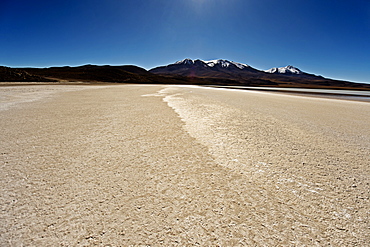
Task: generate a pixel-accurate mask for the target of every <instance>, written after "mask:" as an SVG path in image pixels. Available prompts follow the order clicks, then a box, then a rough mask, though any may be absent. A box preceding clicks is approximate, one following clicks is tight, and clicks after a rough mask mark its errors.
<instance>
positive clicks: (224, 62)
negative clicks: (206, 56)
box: [203, 59, 249, 69]
mask: <svg viewBox="0 0 370 247" xmlns="http://www.w3.org/2000/svg"><path fill="white" fill-rule="evenodd" d="M203 62H205V63H206V64H207V65H208V66H209V67H214V66H215V65H216V64H220V65H221V66H222V67H223V68H228V67H229V66H230V65H231V64H233V65H235V66H236V67H238V68H239V69H244V68H248V67H249V65H246V64H243V63H236V62H232V61H228V60H224V59H218V60H210V61H203Z"/></svg>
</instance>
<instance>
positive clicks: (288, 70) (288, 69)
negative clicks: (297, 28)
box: [265, 65, 303, 75]
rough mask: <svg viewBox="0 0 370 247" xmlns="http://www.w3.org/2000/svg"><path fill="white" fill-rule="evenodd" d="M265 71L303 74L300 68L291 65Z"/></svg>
mask: <svg viewBox="0 0 370 247" xmlns="http://www.w3.org/2000/svg"><path fill="white" fill-rule="evenodd" d="M265 72H267V73H270V74H295V75H300V74H303V72H302V71H301V70H300V69H298V68H296V67H293V66H291V65H288V66H285V67H280V68H271V69H269V70H265Z"/></svg>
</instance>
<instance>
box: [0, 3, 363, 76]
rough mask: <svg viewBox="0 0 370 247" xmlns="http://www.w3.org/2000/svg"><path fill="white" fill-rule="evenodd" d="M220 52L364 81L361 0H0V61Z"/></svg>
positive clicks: (136, 59)
mask: <svg viewBox="0 0 370 247" xmlns="http://www.w3.org/2000/svg"><path fill="white" fill-rule="evenodd" d="M184 58H192V59H197V58H200V59H204V60H208V59H218V58H223V59H228V60H232V61H236V62H241V63H246V64H249V65H251V66H253V67H255V68H257V69H269V68H271V67H280V66H286V65H288V64H289V65H293V66H296V67H298V68H300V69H301V70H303V71H306V72H310V73H315V74H321V75H323V76H325V77H330V78H338V79H346V80H352V81H359V82H369V83H370V1H369V0H351V1H348V0H346V1H342V0H294V1H293V0H291V1H290V0H289V1H288V0H279V1H276V0H48V1H43V0H0V65H5V66H10V67H23V66H28V67H49V66H62V65H71V66H75V65H82V64H88V63H91V64H112V65H118V64H135V65H138V66H141V67H144V68H146V69H150V68H153V67H156V66H159V65H165V64H168V63H173V62H175V61H177V60H182V59H184Z"/></svg>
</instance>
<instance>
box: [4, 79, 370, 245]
mask: <svg viewBox="0 0 370 247" xmlns="http://www.w3.org/2000/svg"><path fill="white" fill-rule="evenodd" d="M0 128H1V135H0V169H1V170H0V190H1V194H0V207H1V212H0V245H1V246H94V245H96V246H197V245H199V246H369V243H370V222H369V220H370V218H369V216H370V202H369V196H370V186H369V183H370V103H369V102H358V101H349V100H343V99H333V98H330V99H328V98H317V97H306V96H296V95H286V94H279V93H271V92H258V91H247V90H230V89H214V88H202V87H192V86H163V85H162V86H160V85H158V86H157V85H150V86H149V85H147V86H145V85H105V86H99V85H97V86H88V85H33V86H11V87H1V88H0Z"/></svg>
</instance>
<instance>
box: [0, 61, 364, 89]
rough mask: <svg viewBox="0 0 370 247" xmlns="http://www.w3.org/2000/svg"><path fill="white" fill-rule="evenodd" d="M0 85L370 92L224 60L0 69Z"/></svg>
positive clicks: (294, 72)
mask: <svg viewBox="0 0 370 247" xmlns="http://www.w3.org/2000/svg"><path fill="white" fill-rule="evenodd" d="M0 81H2V82H60V83H70V82H85V83H108V82H110V83H146V84H194V85H225V86H230V85H232V86H279V87H308V88H356V89H360V88H363V89H367V90H368V89H370V85H369V84H360V83H353V82H348V81H340V80H333V79H328V78H324V77H322V76H318V75H314V74H309V73H306V72H303V71H301V70H300V69H298V68H296V67H294V66H291V65H289V66H286V67H280V68H271V69H269V70H265V71H263V70H258V69H255V68H253V67H251V66H249V65H247V64H243V63H237V62H233V61H228V60H224V59H219V60H209V61H204V60H200V59H196V60H192V59H188V58H187V59H184V60H181V61H177V62H175V63H172V64H168V65H165V66H160V67H156V68H153V69H150V70H149V71H147V70H145V69H143V68H140V67H138V66H134V65H123V66H110V65H103V66H98V65H83V66H77V67H69V66H64V67H50V68H9V67H4V66H0Z"/></svg>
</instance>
